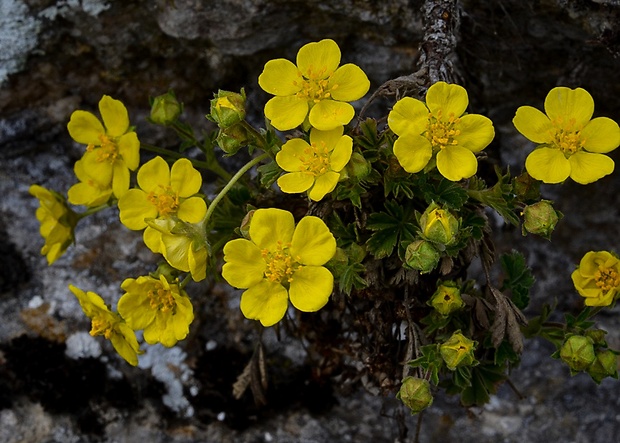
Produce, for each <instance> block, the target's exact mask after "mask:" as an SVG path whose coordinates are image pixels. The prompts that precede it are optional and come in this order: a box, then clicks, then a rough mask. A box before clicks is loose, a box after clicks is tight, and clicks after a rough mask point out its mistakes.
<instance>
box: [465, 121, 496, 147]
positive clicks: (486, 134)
mask: <svg viewBox="0 0 620 443" xmlns="http://www.w3.org/2000/svg"><path fill="white" fill-rule="evenodd" d="M459 129H460V131H461V133H460V134H459V135H458V136H457V137H456V139H457V141H458V144H459V146H461V147H463V148H466V149H469V150H470V151H472V152H479V151H482V150H483V149H484V148H486V147H487V146H488V145H489V143H491V141H493V137H495V129H494V128H493V122H492V121H491V120H490V119H489V118H487V117H485V116H483V115H478V114H468V115H464V116H463V117H461V121H460V123H459Z"/></svg>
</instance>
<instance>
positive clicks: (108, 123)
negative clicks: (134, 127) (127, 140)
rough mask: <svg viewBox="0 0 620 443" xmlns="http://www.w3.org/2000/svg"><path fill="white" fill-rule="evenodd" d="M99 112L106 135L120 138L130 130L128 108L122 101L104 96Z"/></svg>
mask: <svg viewBox="0 0 620 443" xmlns="http://www.w3.org/2000/svg"><path fill="white" fill-rule="evenodd" d="M99 112H100V113H101V118H102V119H103V124H104V125H105V127H106V133H107V135H109V136H112V137H120V136H121V135H123V134H124V133H125V132H127V129H129V116H128V115H127V108H125V105H124V104H123V103H122V102H121V101H120V100H114V99H113V98H112V97H110V96H109V95H104V96H103V97H102V98H101V100H100V101H99Z"/></svg>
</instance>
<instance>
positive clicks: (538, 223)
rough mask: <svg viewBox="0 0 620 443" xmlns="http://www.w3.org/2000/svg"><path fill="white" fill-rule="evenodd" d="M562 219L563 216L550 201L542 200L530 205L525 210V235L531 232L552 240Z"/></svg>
mask: <svg viewBox="0 0 620 443" xmlns="http://www.w3.org/2000/svg"><path fill="white" fill-rule="evenodd" d="M561 217H562V214H561V213H560V212H558V211H556V210H555V209H553V206H552V205H551V202H550V201H548V200H541V201H539V202H538V203H534V204H533V205H528V206H526V207H525V209H524V210H523V228H522V231H523V235H526V233H527V232H529V233H531V234H536V235H540V236H541V237H544V238H546V239H550V238H551V233H552V232H553V229H554V228H555V225H556V224H557V223H558V221H559V220H560V218H561Z"/></svg>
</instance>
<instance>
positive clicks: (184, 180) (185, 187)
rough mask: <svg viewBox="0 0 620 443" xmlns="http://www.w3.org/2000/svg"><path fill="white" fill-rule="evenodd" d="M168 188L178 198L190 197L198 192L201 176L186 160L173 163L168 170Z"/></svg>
mask: <svg viewBox="0 0 620 443" xmlns="http://www.w3.org/2000/svg"><path fill="white" fill-rule="evenodd" d="M170 186H171V187H172V189H174V190H175V191H176V192H178V193H179V197H190V196H192V195H194V194H196V193H197V192H198V191H200V187H201V186H202V176H201V175H200V172H198V171H197V170H196V169H195V168H194V166H193V165H192V162H191V161H189V160H188V159H186V158H182V159H179V160H177V161H175V162H174V164H173V165H172V168H171V169H170Z"/></svg>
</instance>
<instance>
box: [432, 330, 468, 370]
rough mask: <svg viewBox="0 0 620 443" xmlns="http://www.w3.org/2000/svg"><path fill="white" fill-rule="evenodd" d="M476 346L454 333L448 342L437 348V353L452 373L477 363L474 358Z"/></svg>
mask: <svg viewBox="0 0 620 443" xmlns="http://www.w3.org/2000/svg"><path fill="white" fill-rule="evenodd" d="M476 345H477V343H476V342H475V341H473V340H470V339H468V338H467V337H465V336H464V335H463V334H461V332H460V331H456V332H455V333H454V334H452V337H450V338H449V339H448V341H446V342H444V343H442V344H441V345H440V346H439V353H440V354H441V357H442V358H443V361H444V362H446V366H447V367H448V369H450V370H451V371H454V370H455V369H456V368H457V367H459V366H471V365H474V364H476V363H477V361H476V359H475V358H474V350H475V349H476Z"/></svg>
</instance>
